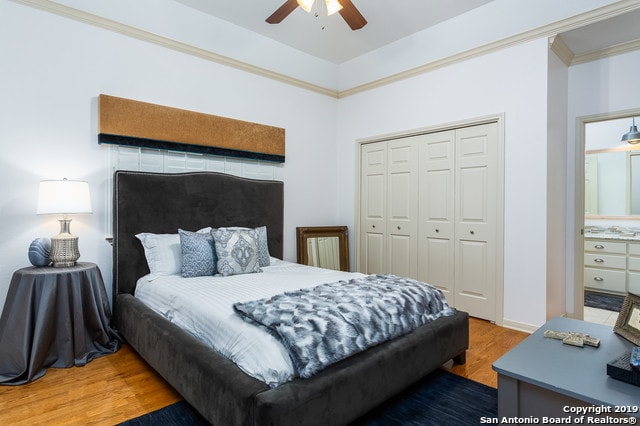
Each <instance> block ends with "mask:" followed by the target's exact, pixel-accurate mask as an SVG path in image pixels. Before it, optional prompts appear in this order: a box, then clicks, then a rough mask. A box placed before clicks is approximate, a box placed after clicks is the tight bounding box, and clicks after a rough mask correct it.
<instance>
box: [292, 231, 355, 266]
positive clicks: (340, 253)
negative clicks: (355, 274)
mask: <svg viewBox="0 0 640 426" xmlns="http://www.w3.org/2000/svg"><path fill="white" fill-rule="evenodd" d="M296 240H297V251H298V263H301V264H303V265H310V266H317V267H319V268H326V269H335V270H339V271H347V272H348V271H349V231H348V228H347V227H346V226H303V227H297V228H296Z"/></svg>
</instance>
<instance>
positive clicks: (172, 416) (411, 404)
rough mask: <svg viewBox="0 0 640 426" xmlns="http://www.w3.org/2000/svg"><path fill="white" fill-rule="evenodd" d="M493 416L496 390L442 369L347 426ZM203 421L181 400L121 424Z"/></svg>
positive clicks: (167, 425)
mask: <svg viewBox="0 0 640 426" xmlns="http://www.w3.org/2000/svg"><path fill="white" fill-rule="evenodd" d="M497 416H498V399H497V390H496V389H494V388H492V387H489V386H485V385H483V384H481V383H477V382H473V381H471V380H468V379H465V378H464V377H460V376H457V375H455V374H452V373H449V372H447V371H444V370H436V371H434V372H433V373H431V374H430V375H428V376H427V377H425V378H424V379H422V380H421V381H419V382H418V383H416V384H415V385H413V386H411V387H410V388H409V389H407V390H405V391H404V392H402V393H401V394H400V395H398V396H396V397H394V398H392V399H390V400H388V401H387V402H385V403H384V404H382V405H380V406H379V407H378V408H376V409H374V410H373V411H371V412H369V413H368V414H366V415H365V416H363V417H361V418H360V419H358V420H357V421H355V422H354V423H352V425H351V426H376V425H385V426H388V425H403V426H405V425H416V426H418V425H420V426H430V425H434V426H435V425H437V426H441V425H477V424H480V418H481V417H490V418H495V417H497ZM206 424H208V423H207V422H206V421H205V420H204V419H203V418H202V417H201V416H200V415H199V414H198V413H197V412H196V411H195V410H194V409H193V408H191V406H190V405H189V404H187V403H186V402H184V401H180V402H177V403H175V404H172V405H170V406H168V407H165V408H162V409H160V410H158V411H154V412H152V413H149V414H145V415H144V416H141V417H138V418H135V419H132V420H129V421H126V422H124V423H121V425H125V426H147V425H153V426H155V425H163V426H190V425H206Z"/></svg>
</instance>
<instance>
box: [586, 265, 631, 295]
mask: <svg viewBox="0 0 640 426" xmlns="http://www.w3.org/2000/svg"><path fill="white" fill-rule="evenodd" d="M625 275H626V272H625V271H616V270H610V269H597V268H584V286H585V287H588V288H593V289H598V290H606V291H614V292H617V293H626V287H627V286H626V276H625Z"/></svg>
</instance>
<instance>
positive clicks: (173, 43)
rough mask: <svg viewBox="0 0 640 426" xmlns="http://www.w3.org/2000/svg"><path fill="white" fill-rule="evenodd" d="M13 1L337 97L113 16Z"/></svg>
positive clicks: (35, 0)
mask: <svg viewBox="0 0 640 426" xmlns="http://www.w3.org/2000/svg"><path fill="white" fill-rule="evenodd" d="M11 1H13V2H14V3H19V4H23V5H25V6H31V7H33V8H36V9H40V10H43V11H45V12H49V13H53V14H55V15H58V16H63V17H65V18H70V19H73V20H75V21H78V22H82V23H85V24H89V25H93V26H96V27H99V28H103V29H106V30H108V31H113V32H116V33H119V34H122V35H125V36H128V37H132V38H136V39H138V40H142V41H146V42H149V43H153V44H156V45H159V46H162V47H165V48H167V49H171V50H175V51H178V52H181V53H186V54H188V55H192V56H196V57H198V58H201V59H205V60H208V61H211V62H215V63H218V64H221V65H225V66H228V67H232V68H236V69H239V70H242V71H246V72H249V73H252V74H257V75H260V76H262V77H266V78H270V79H272V80H276V81H280V82H282V83H286V84H290V85H292V86H297V87H301V88H303V89H307V90H311V91H313V92H317V93H320V94H323V95H327V96H331V97H334V98H337V97H338V92H337V91H335V90H331V89H327V88H325V87H321V86H318V85H315V84H312V83H308V82H306V81H303V80H300V79H297V78H293V77H289V76H287V75H284V74H281V73H278V72H274V71H270V70H268V69H265V68H262V67H258V66H255V65H251V64H249V63H246V62H243V61H238V60H236V59H233V58H230V57H228V56H224V55H219V54H217V53H214V52H211V51H210V50H207V49H203V48H200V47H196V46H193V45H191V44H188V43H183V42H181V41H178V40H174V39H172V38H169V37H165V36H161V35H159V34H155V33H152V32H150V31H145V30H141V29H139V28H136V27H133V26H130V25H126V24H122V23H120V22H116V21H114V20H111V19H107V18H104V17H102V16H98V15H94V14H92V13H89V12H85V11H83V10H79V9H75V8H72V7H69V6H65V5H62V4H60V3H56V2H53V1H50V0H11Z"/></svg>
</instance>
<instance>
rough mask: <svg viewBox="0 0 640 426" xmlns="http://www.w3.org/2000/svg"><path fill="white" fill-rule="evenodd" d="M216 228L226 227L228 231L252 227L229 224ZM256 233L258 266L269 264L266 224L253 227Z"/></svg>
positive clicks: (244, 229)
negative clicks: (228, 225) (229, 225)
mask: <svg viewBox="0 0 640 426" xmlns="http://www.w3.org/2000/svg"><path fill="white" fill-rule="evenodd" d="M218 229H227V230H230V231H238V230H240V231H246V230H250V229H252V228H246V227H243V226H231V227H226V228H218ZM253 229H254V230H255V231H256V232H257V233H258V263H259V264H260V267H263V266H269V265H270V264H271V255H270V254H269V242H268V240H267V227H266V226H258V227H257V228H253Z"/></svg>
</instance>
